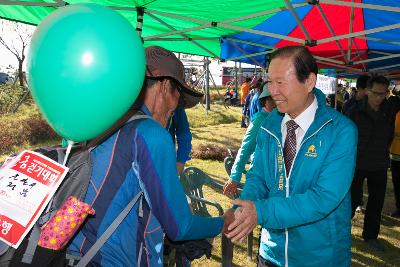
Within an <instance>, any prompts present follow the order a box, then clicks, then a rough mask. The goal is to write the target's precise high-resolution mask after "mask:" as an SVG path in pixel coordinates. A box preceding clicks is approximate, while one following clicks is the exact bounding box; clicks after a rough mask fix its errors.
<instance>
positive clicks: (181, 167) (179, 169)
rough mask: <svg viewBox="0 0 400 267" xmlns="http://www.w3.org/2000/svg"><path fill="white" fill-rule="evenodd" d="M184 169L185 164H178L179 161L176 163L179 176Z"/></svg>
mask: <svg viewBox="0 0 400 267" xmlns="http://www.w3.org/2000/svg"><path fill="white" fill-rule="evenodd" d="M184 167H185V163H182V162H179V161H177V162H176V169H177V170H178V174H179V175H182V172H183V168H184Z"/></svg>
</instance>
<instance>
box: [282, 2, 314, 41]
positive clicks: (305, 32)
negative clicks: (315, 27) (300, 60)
mask: <svg viewBox="0 0 400 267" xmlns="http://www.w3.org/2000/svg"><path fill="white" fill-rule="evenodd" d="M285 4H286V7H287V8H288V9H289V11H290V13H291V14H292V16H293V18H294V20H295V21H296V22H297V25H299V27H300V29H301V31H302V32H303V34H304V36H305V37H306V38H307V41H308V43H311V41H312V40H311V36H310V35H309V34H308V32H307V30H306V28H305V27H304V24H303V23H302V22H301V20H300V18H299V16H297V13H296V11H295V10H294V8H293V6H292V4H291V3H290V1H289V0H285Z"/></svg>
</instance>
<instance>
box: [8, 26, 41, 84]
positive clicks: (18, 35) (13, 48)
mask: <svg viewBox="0 0 400 267" xmlns="http://www.w3.org/2000/svg"><path fill="white" fill-rule="evenodd" d="M0 25H1V26H0V44H1V45H3V46H4V47H5V48H6V49H7V50H8V51H10V52H11V53H12V54H13V55H14V56H15V57H16V58H17V60H18V80H19V84H20V85H21V86H24V81H25V79H24V73H23V70H22V67H23V63H24V60H25V55H26V49H27V46H28V45H29V43H30V40H31V38H32V34H33V31H34V27H33V26H30V25H26V24H22V23H18V22H14V21H8V20H0Z"/></svg>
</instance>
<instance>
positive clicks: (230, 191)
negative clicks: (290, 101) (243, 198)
mask: <svg viewBox="0 0 400 267" xmlns="http://www.w3.org/2000/svg"><path fill="white" fill-rule="evenodd" d="M258 99H259V102H260V105H261V106H262V110H261V111H260V112H257V113H256V114H254V117H253V121H252V122H251V123H250V126H249V128H248V129H247V131H246V134H245V135H244V137H243V141H242V145H241V146H240V149H239V151H238V153H237V155H236V158H235V162H234V163H233V166H232V170H231V175H230V176H229V180H228V181H227V182H226V183H225V185H224V194H225V195H227V196H235V195H236V194H237V191H238V188H239V187H240V181H241V179H242V173H243V172H244V170H245V167H246V164H247V162H248V160H249V158H250V156H251V155H252V154H253V153H254V150H255V148H256V136H257V132H258V131H259V129H260V127H261V125H262V124H263V123H264V121H265V120H266V119H267V117H268V115H269V113H270V112H271V111H272V110H273V109H274V108H275V103H274V101H273V100H272V98H271V94H270V93H269V90H268V85H267V84H264V86H263V90H262V92H261V94H260V96H259V97H258Z"/></svg>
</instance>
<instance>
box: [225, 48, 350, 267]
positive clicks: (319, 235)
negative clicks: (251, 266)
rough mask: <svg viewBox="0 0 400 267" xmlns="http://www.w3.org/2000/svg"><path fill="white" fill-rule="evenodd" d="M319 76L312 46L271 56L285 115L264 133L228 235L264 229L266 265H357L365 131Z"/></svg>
mask: <svg viewBox="0 0 400 267" xmlns="http://www.w3.org/2000/svg"><path fill="white" fill-rule="evenodd" d="M317 73H318V68H317V64H316V62H315V59H314V58H313V56H312V54H311V53H310V52H309V50H308V49H307V48H305V47H304V46H289V47H284V48H280V49H278V50H276V51H275V52H274V53H272V55H271V61H270V65H269V69H268V88H269V90H270V92H271V96H272V98H273V99H274V101H275V103H276V105H277V109H275V110H274V111H273V112H271V114H270V115H269V116H268V120H266V121H265V122H264V124H263V125H262V126H261V129H260V131H259V133H258V135H257V145H256V150H255V154H254V160H253V163H252V166H251V168H250V170H249V172H248V173H247V176H246V183H245V187H244V189H243V192H242V194H241V196H240V198H241V199H237V200H235V201H233V203H234V204H235V205H236V210H235V211H234V215H235V220H234V222H233V223H231V224H230V225H229V226H228V230H227V233H226V235H227V236H228V238H230V239H231V240H232V241H233V242H237V241H239V240H242V239H244V238H245V237H246V235H248V234H249V233H250V232H251V231H252V230H253V229H254V227H255V226H256V225H257V224H260V225H261V226H262V234H261V244H260V253H259V255H260V257H259V262H258V266H307V267H314V266H315V267H320V266H324V267H330V266H331V267H334V266H335V267H336V266H350V265H351V199H350V186H351V182H352V178H353V173H354V167H355V159H356V150H357V129H356V127H355V125H354V124H353V123H352V122H351V121H350V120H349V119H348V118H347V117H345V116H343V115H342V114H340V113H338V112H337V111H335V110H333V109H332V108H330V107H327V106H326V105H325V96H324V94H323V93H322V92H321V91H320V90H318V89H316V88H314V87H315V84H316V78H317ZM232 213H233V211H232Z"/></svg>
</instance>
